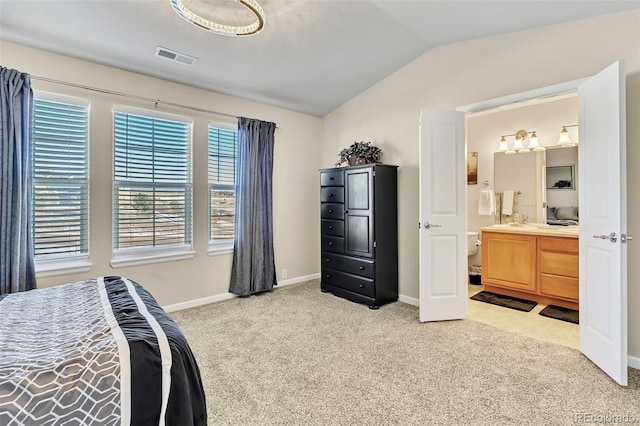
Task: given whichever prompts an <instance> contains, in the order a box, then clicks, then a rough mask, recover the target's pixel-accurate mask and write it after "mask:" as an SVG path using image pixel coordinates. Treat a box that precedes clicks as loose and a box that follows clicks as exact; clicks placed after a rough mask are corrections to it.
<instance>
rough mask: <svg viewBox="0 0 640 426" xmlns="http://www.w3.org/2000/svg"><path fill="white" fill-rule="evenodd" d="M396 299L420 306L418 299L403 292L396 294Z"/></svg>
mask: <svg viewBox="0 0 640 426" xmlns="http://www.w3.org/2000/svg"><path fill="white" fill-rule="evenodd" d="M398 301H399V302H403V303H406V304H407V305H413V306H420V300H419V299H416V298H415V297H409V296H405V295H404V294H399V295H398Z"/></svg>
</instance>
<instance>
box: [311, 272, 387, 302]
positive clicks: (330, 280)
mask: <svg viewBox="0 0 640 426" xmlns="http://www.w3.org/2000/svg"><path fill="white" fill-rule="evenodd" d="M322 281H323V282H326V283H327V284H331V285H334V286H336V287H341V288H343V289H345V290H349V291H353V292H355V293H360V294H363V295H365V296H369V297H375V286H374V281H373V280H372V279H370V278H363V277H359V276H356V275H351V274H347V273H345V272H340V271H335V270H333V269H327V268H322Z"/></svg>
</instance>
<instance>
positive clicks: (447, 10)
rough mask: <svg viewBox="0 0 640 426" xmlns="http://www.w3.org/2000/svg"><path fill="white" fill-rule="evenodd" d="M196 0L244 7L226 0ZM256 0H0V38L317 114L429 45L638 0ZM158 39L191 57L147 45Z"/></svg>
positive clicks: (607, 10)
mask: <svg viewBox="0 0 640 426" xmlns="http://www.w3.org/2000/svg"><path fill="white" fill-rule="evenodd" d="M196 1H199V2H200V6H202V5H203V4H204V5H205V6H207V7H209V8H213V7H219V8H221V13H224V14H231V15H232V16H237V17H238V19H240V20H241V19H244V17H243V16H241V14H242V11H241V10H236V9H234V8H238V7H239V6H238V5H237V4H235V3H233V2H232V0H208V1H207V0H191V2H196ZM185 3H187V4H190V2H189V1H186V0H185ZM260 3H261V4H262V7H263V9H264V12H265V15H266V25H265V27H264V29H263V31H262V32H260V33H259V34H257V35H255V36H251V37H225V36H220V35H216V34H212V33H209V32H207V31H205V30H203V29H200V28H197V27H196V26H194V25H192V24H189V23H187V22H186V21H184V20H183V19H182V18H180V17H179V16H178V14H177V13H176V12H175V11H174V10H173V8H172V6H171V2H170V0H130V1H114V0H84V1H78V0H56V1H52V0H1V1H0V28H1V29H0V38H2V39H3V40H7V41H11V42H15V43H19V44H24V45H27V46H32V47H36V48H40V49H44V50H48V51H52V52H55V53H61V54H64V55H68V56H72V57H77V58H80V59H85V60H88V61H92V62H96V63H99V64H104V65H109V66H113V67H117V68H121V69H125V70H129V71H134V72H138V73H142V74H146V75H150V76H154V77H159V78H163V79H167V80H171V81H175V82H179V83H184V84H189V85H192V86H196V87H200V88H203V89H208V90H213V91H216V92H220V93H224V94H228V95H232V96H237V97H240V98H244V99H249V100H253V101H257V102H262V103H265V104H269V105H274V106H278V107H282V108H287V109H290V110H294V111H298V112H302V113H306V114H311V115H314V116H318V117H322V116H324V115H325V114H327V113H328V112H330V111H332V110H333V109H335V108H337V107H338V106H340V105H341V104H343V103H344V102H346V101H347V100H349V99H350V98H352V97H354V96H355V95H357V94H359V93H360V92H362V91H363V90H365V89H367V88H368V87H370V86H372V85H373V84H375V83H376V82H378V81H380V80H381V79H383V78H385V77H386V76H388V75H390V74H391V73H393V72H394V71H396V70H398V69H399V68H401V67H402V66H404V65H406V64H407V63H409V62H411V61H412V60H414V59H415V58H417V57H418V56H420V55H422V54H424V53H426V52H427V51H429V50H430V49H433V48H434V47H436V46H439V45H444V44H449V43H454V42H460V41H465V40H470V39H475V38H480V37H486V36H491V35H496V34H500V33H506V32H512V31H517V30H523V29H528V28H534V27H541V26H546V25H551V24H557V23H561V22H566V21H572V20H579V19H586V18H590V17H595V16H599V15H606V14H611V13H617V12H621V11H625V10H629V9H634V8H639V7H640V1H639V0H635V1H614V0H610V1H594V0H586V1H581V0H564V1H563V0H557V1H506V0H503V1H459V0H448V1H420V0H414V1H402V0H260ZM240 9H241V7H240ZM212 13H214V12H212ZM158 46H161V47H163V48H165V49H168V50H171V51H174V52H178V53H181V54H184V55H188V56H192V57H196V58H197V61H196V62H195V63H194V64H193V65H192V66H189V65H184V64H182V63H179V62H175V61H170V60H167V59H165V58H161V57H157V56H155V53H156V49H157V47H158ZM0 58H1V57H0Z"/></svg>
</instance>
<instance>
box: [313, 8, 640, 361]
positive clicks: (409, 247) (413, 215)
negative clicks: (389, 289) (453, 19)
mask: <svg viewBox="0 0 640 426" xmlns="http://www.w3.org/2000/svg"><path fill="white" fill-rule="evenodd" d="M618 59H623V60H624V61H625V66H626V73H627V117H629V118H628V119H627V170H628V176H627V179H628V181H629V182H637V181H639V180H640V167H639V165H638V164H637V163H638V158H640V148H639V146H638V139H639V138H640V120H637V119H636V118H637V117H638V116H640V12H638V11H632V12H625V13H620V14H615V15H610V16H605V17H599V18H594V19H589V20H583V21H576V22H570V23H565V24H561V25H553V26H548V27H545V28H540V29H534V30H526V31H520V32H515V33H510V34H504V35H499V36H494V37H488V38H484V39H479V40H473V41H469V42H464V43H456V44H451V45H447V46H442V47H440V48H437V49H434V50H432V51H430V52H428V53H426V54H424V55H423V56H421V57H420V58H418V59H416V60H415V61H413V62H411V63H410V64H408V65H407V66H405V67H404V68H402V69H401V70H399V71H397V72H396V73H394V74H393V75H391V76H390V77H388V78H386V79H385V80H383V81H381V82H379V83H378V84H376V85H375V86H373V87H371V88H369V89H368V90H366V91H365V92H363V93H361V94H360V95H359V96H357V97H355V98H353V99H352V100H350V101H349V102H347V103H346V104H345V105H343V106H342V107H340V108H338V109H337V110H335V111H333V112H332V113H330V114H328V115H327V116H326V117H325V118H324V141H323V155H322V161H323V164H322V165H323V166H329V165H331V164H333V162H334V159H335V156H336V154H337V153H338V152H339V150H340V149H341V148H342V147H344V146H347V145H348V144H349V143H350V142H351V141H353V140H363V139H364V140H372V141H375V142H376V143H378V144H380V145H381V147H382V148H383V150H384V151H385V158H384V161H385V162H387V163H390V164H397V165H399V166H400V169H399V183H398V188H399V197H398V198H399V212H398V213H399V256H400V259H399V260H400V276H399V279H400V293H401V294H403V295H406V296H409V297H414V298H417V297H418V235H419V234H418V230H417V227H416V224H417V222H418V221H419V220H420V219H419V217H418V111H419V110H420V108H431V109H441V110H454V109H455V108H456V107H458V106H462V105H467V104H472V103H476V102H479V101H482V100H486V99H493V98H496V97H500V96H506V95H510V94H514V93H520V92H524V91H527V90H532V89H536V88H540V87H545V86H550V85H553V84H558V83H562V82H566V81H571V80H575V79H579V78H583V77H588V76H590V75H593V74H596V73H597V72H599V71H600V70H602V69H603V68H605V67H606V66H608V65H610V64H611V63H613V62H614V61H616V60H618ZM522 127H525V128H526V127H530V126H529V125H528V124H527V123H522ZM510 128H511V127H510ZM510 133H511V132H510ZM495 141H496V142H495V143H497V141H498V140H497V139H495ZM470 150H471V151H473V150H474V149H470ZM479 173H480V175H479V176H478V181H479V182H482V181H484V180H485V179H487V177H486V176H483V175H482V174H481V173H483V169H482V165H479ZM627 201H628V206H629V212H634V211H638V210H640V192H638V191H636V190H635V188H634V187H633V185H629V190H628V194H627ZM628 232H629V233H630V234H632V235H633V234H636V235H640V218H639V217H638V216H637V215H633V214H629V223H628ZM639 254H640V247H638V246H637V245H635V246H634V245H633V244H629V247H628V257H629V260H630V261H629V271H628V280H629V291H628V295H629V297H628V304H629V309H628V311H629V353H630V354H631V355H633V356H636V357H637V356H640V311H639V310H638V309H635V307H637V306H638V305H640V286H638V285H637V283H638V282H639V281H640V263H638V262H634V261H633V259H638V256H639Z"/></svg>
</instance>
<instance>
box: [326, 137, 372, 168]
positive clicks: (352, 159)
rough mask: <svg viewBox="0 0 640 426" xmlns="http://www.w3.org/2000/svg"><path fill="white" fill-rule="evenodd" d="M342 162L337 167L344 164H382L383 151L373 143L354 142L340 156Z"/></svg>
mask: <svg viewBox="0 0 640 426" xmlns="http://www.w3.org/2000/svg"><path fill="white" fill-rule="evenodd" d="M338 157H340V161H339V162H338V163H336V167H338V166H340V165H341V164H342V163H347V164H349V165H350V166H357V165H361V164H370V163H381V161H380V160H381V159H382V150H381V149H380V148H378V147H377V146H375V145H372V144H371V142H364V141H360V142H354V143H352V144H351V146H349V147H348V148H344V149H343V150H342V151H340V154H338Z"/></svg>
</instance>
